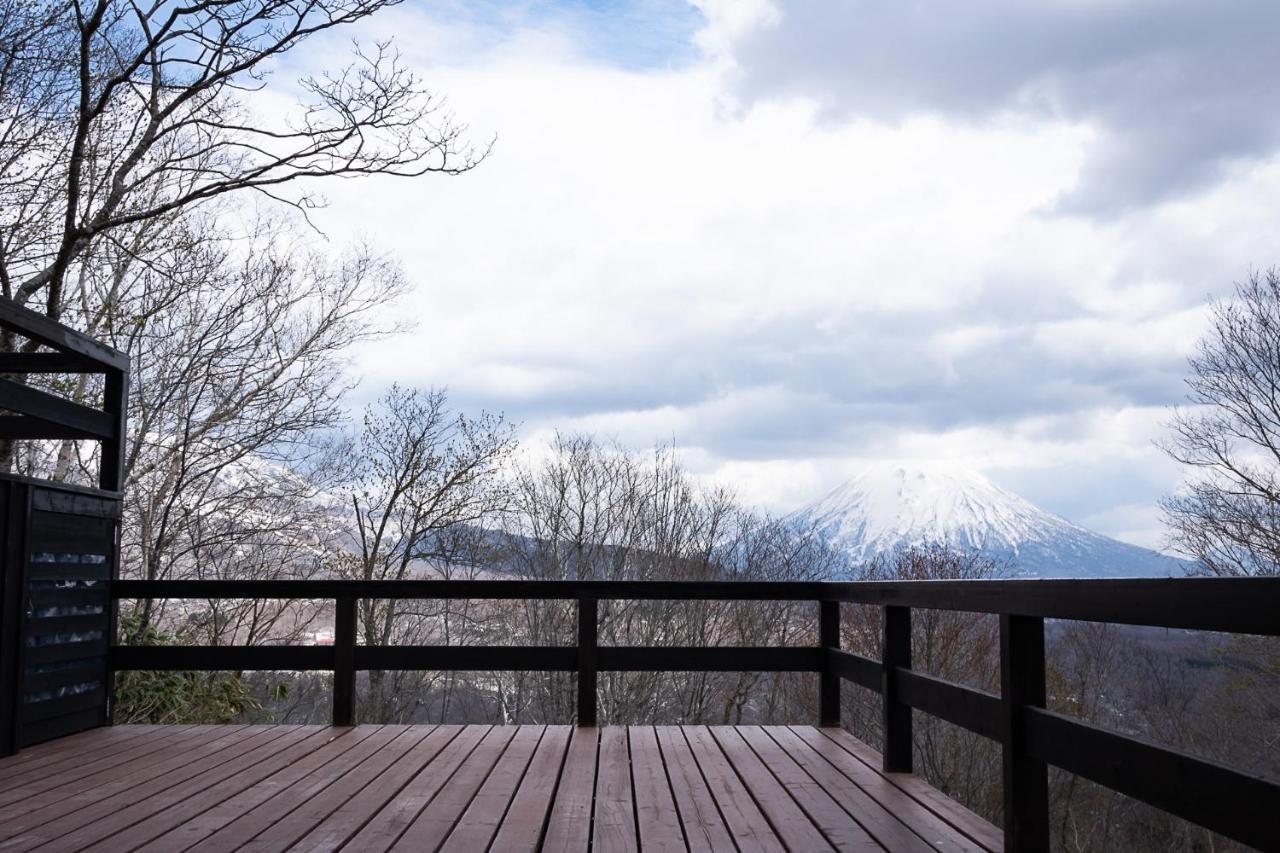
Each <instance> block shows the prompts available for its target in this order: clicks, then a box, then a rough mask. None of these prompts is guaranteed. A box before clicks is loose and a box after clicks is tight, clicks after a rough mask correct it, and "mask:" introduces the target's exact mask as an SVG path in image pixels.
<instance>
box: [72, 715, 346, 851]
mask: <svg viewBox="0 0 1280 853" xmlns="http://www.w3.org/2000/svg"><path fill="white" fill-rule="evenodd" d="M290 728H298V729H301V730H302V731H301V732H300V737H296V738H292V739H290V740H288V741H284V742H283V743H281V742H276V743H274V744H272V745H271V746H276V745H279V746H280V747H281V748H280V749H278V750H273V751H271V752H270V753H266V752H264V751H259V752H257V753H255V754H253V755H252V764H251V765H250V766H249V767H247V768H245V769H243V770H239V771H238V772H236V773H235V775H233V776H230V777H228V778H226V779H223V780H222V781H221V782H218V783H217V784H215V785H213V786H212V787H210V788H208V789H206V790H205V791H204V792H202V793H201V795H200V796H199V797H187V798H185V799H182V800H180V801H179V802H177V803H174V804H173V805H170V806H168V807H167V808H165V809H163V810H161V811H159V812H156V813H155V814H153V815H151V816H150V817H148V818H146V819H144V820H141V821H139V822H137V823H135V824H133V825H131V826H129V828H128V829H127V830H126V833H127V838H128V844H130V845H133V846H134V847H143V846H144V845H147V844H148V843H149V842H153V841H155V840H156V839H159V838H161V837H163V836H164V835H165V834H166V833H168V832H170V831H172V830H174V829H178V828H179V827H183V826H185V825H188V824H190V823H191V822H193V821H196V820H198V819H199V818H200V816H201V815H202V814H203V813H204V812H207V811H209V810H210V809H212V808H214V807H215V806H217V805H219V804H221V803H223V802H225V801H226V800H229V799H231V798H232V797H234V796H236V795H238V794H240V793H241V792H243V791H244V790H245V789H247V788H249V787H250V786H252V785H254V784H255V783H257V782H258V781H260V780H262V779H265V778H266V777H268V776H270V775H271V774H273V773H275V772H276V771H277V770H279V769H281V768H283V767H285V766H287V765H289V764H292V763H293V762H295V761H299V760H301V759H303V758H305V757H306V756H308V755H311V754H313V753H315V752H316V751H317V750H318V749H320V748H322V747H323V746H324V745H325V744H326V743H328V742H329V741H330V740H332V739H333V738H334V734H333V730H332V729H330V728H329V727H327V726H296V727H295V726H290ZM121 841H122V839H121V838H120V837H118V835H111V836H106V837H101V836H100V837H99V840H98V841H97V842H96V843H95V844H93V845H91V846H88V847H85V848H84V849H85V851H86V853H113V851H118V850H119V849H120V847H121V846H122V845H121Z"/></svg>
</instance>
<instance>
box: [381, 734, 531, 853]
mask: <svg viewBox="0 0 1280 853" xmlns="http://www.w3.org/2000/svg"><path fill="white" fill-rule="evenodd" d="M517 731H518V727H517V726H494V727H493V728H492V729H490V730H489V733H488V734H486V735H485V736H484V740H482V741H480V744H479V745H478V746H477V747H476V748H475V750H474V751H473V752H472V753H471V755H470V756H468V757H467V760H466V762H465V763H464V764H463V765H462V766H461V767H459V768H458V769H457V771H455V772H454V774H453V775H452V776H451V777H450V779H449V781H448V782H446V783H445V784H444V787H442V788H441V789H440V792H439V793H438V794H436V796H435V797H433V798H432V800H431V802H430V803H428V804H427V807H426V808H425V809H423V810H422V811H421V812H419V813H418V816H417V817H416V818H415V819H414V820H413V822H412V823H411V824H409V826H408V828H407V829H405V831H404V834H403V835H401V836H400V839H399V840H398V841H397V842H396V843H395V845H394V846H393V847H392V849H393V850H400V851H411V850H435V849H436V848H437V847H439V846H440V845H441V844H442V843H444V840H445V839H446V838H448V837H449V833H450V832H452V831H453V827H454V825H455V824H456V823H457V822H458V819H459V818H460V817H461V816H462V813H463V812H464V811H465V810H466V808H467V806H469V805H470V804H471V800H472V798H474V797H475V795H476V792H477V791H479V790H480V786H481V785H483V784H484V782H485V780H486V779H488V778H489V772H490V771H491V770H492V769H493V767H494V765H496V764H497V763H498V760H499V759H500V758H501V757H502V754H503V753H504V752H505V751H506V749H507V746H508V744H509V743H510V742H511V739H512V738H513V737H515V734H516V732H517Z"/></svg>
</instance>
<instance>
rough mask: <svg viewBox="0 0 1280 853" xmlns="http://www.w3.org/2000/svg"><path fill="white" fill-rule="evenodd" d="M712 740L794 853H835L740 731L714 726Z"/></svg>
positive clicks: (728, 727)
mask: <svg viewBox="0 0 1280 853" xmlns="http://www.w3.org/2000/svg"><path fill="white" fill-rule="evenodd" d="M711 734H712V736H713V737H714V738H715V739H716V742H717V743H719V744H720V748H721V749H722V750H724V754H725V757H726V758H727V759H729V763H730V764H731V765H733V769H734V770H735V771H736V772H737V774H738V777H739V778H740V779H742V782H743V784H744V785H746V786H747V790H748V791H750V792H751V797H752V799H754V800H755V801H756V804H757V805H759V806H760V811H762V812H764V814H765V817H767V818H768V819H769V823H770V825H772V826H773V830H774V832H776V833H777V834H778V837H779V838H781V839H782V841H783V843H784V844H786V845H787V847H789V848H791V849H792V850H808V851H818V850H832V849H834V848H833V847H832V846H831V843H830V842H829V841H827V839H826V837H825V836H824V835H823V834H822V831H821V830H820V829H818V827H816V826H814V825H813V822H812V821H811V820H809V817H808V815H806V814H805V812H804V809H802V808H800V806H799V805H797V804H796V801H795V799H793V798H792V796H791V795H790V794H789V793H787V789H786V788H784V787H783V786H782V784H781V783H780V782H779V781H778V780H777V779H775V778H774V776H773V774H772V773H770V772H769V768H768V767H766V766H765V765H764V762H763V761H761V760H760V759H759V758H758V757H757V756H756V754H755V753H754V752H753V751H752V750H751V747H750V746H748V745H747V742H746V741H745V740H743V739H742V735H741V734H740V733H739V732H738V730H737V729H734V728H732V727H730V726H715V727H713V728H712V729H711Z"/></svg>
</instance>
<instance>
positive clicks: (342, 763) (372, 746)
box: [193, 726, 404, 853]
mask: <svg viewBox="0 0 1280 853" xmlns="http://www.w3.org/2000/svg"><path fill="white" fill-rule="evenodd" d="M362 728H363V727H362ZM370 728H372V729H374V731H373V732H372V733H370V735H369V736H368V737H366V738H364V739H363V740H361V741H359V742H358V743H352V744H350V745H349V747H348V749H347V751H346V752H344V753H343V754H342V756H341V758H340V759H338V760H335V761H330V762H327V763H325V764H323V765H321V766H320V767H317V768H316V769H314V770H312V771H311V772H310V773H308V774H307V775H305V776H303V777H302V778H300V779H297V780H296V781H294V782H293V783H292V784H290V785H288V786H287V787H285V788H284V789H283V790H281V791H279V792H278V793H276V794H275V796H273V797H271V798H270V799H268V800H267V801H266V802H264V803H262V804H261V805H259V806H257V807H256V808H254V809H253V810H251V811H249V812H246V813H245V814H242V815H240V816H239V817H237V818H236V819H235V820H233V821H231V823H229V824H227V825H226V826H224V827H222V828H221V829H219V830H218V831H217V832H215V833H214V834H213V835H211V836H209V837H208V838H206V839H204V840H203V841H201V842H200V843H199V844H197V845H196V846H195V847H194V848H193V849H195V850H200V851H205V853H214V851H218V853H225V851H231V850H239V849H241V848H242V847H243V846H244V845H246V844H248V843H249V842H250V841H252V840H253V839H255V838H257V837H258V835H259V834H260V833H262V832H264V831H266V830H268V829H270V828H271V827H272V826H274V825H276V824H277V823H280V822H281V821H284V820H286V819H287V818H288V817H289V816H290V815H291V813H292V812H293V811H294V810H295V809H298V808H300V807H302V806H304V805H305V804H306V803H307V802H308V801H309V800H311V799H312V798H314V797H317V796H319V795H320V793H321V792H322V791H324V789H325V788H328V787H329V786H330V785H332V784H333V783H334V782H336V781H338V780H339V779H340V778H342V776H343V775H344V774H346V773H350V772H351V771H353V770H355V768H356V767H358V766H359V765H360V764H361V763H362V762H364V761H365V760H366V759H368V758H369V757H370V756H372V755H374V754H375V753H377V752H378V751H379V750H380V749H382V747H384V746H386V745H387V744H388V743H390V742H391V741H393V740H395V739H396V738H397V737H399V736H400V734H401V733H402V732H403V731H404V727H403V726H370Z"/></svg>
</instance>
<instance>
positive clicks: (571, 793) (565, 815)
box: [543, 727, 600, 853]
mask: <svg viewBox="0 0 1280 853" xmlns="http://www.w3.org/2000/svg"><path fill="white" fill-rule="evenodd" d="M599 744H600V730H599V729H597V728H588V727H579V728H576V729H574V730H573V740H571V741H570V742H569V752H568V754H567V755H566V756H565V759H564V768H563V769H562V770H561V772H560V784H559V785H558V786H557V787H556V796H555V801H554V802H553V803H552V806H551V816H550V818H548V821H547V833H546V836H545V838H544V842H543V850H546V851H547V853H569V851H575V852H576V851H582V850H586V849H587V846H588V845H589V844H590V843H591V808H592V802H593V800H594V796H595V787H596V758H597V755H598V753H599Z"/></svg>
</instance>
